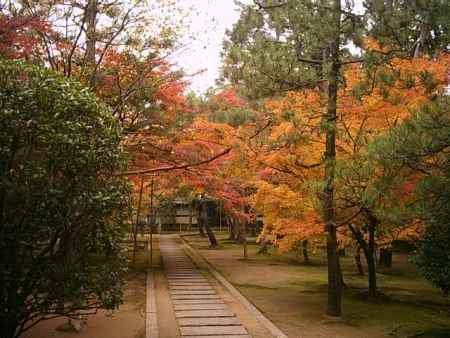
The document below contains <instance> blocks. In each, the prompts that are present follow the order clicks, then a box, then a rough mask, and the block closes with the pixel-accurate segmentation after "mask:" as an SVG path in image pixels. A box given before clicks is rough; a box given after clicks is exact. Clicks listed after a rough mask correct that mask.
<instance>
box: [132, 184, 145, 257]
mask: <svg viewBox="0 0 450 338" xmlns="http://www.w3.org/2000/svg"><path fill="white" fill-rule="evenodd" d="M143 189H144V177H141V187H140V190H139V200H138V208H137V212H136V225H135V226H134V231H133V263H134V262H135V260H136V251H137V235H138V229H139V222H140V218H141V203H142V191H143Z"/></svg>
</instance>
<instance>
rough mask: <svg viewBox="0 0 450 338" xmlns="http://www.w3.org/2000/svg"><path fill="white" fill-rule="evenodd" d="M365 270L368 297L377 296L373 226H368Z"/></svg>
mask: <svg viewBox="0 0 450 338" xmlns="http://www.w3.org/2000/svg"><path fill="white" fill-rule="evenodd" d="M367 254H368V255H367V257H366V258H367V269H368V271H369V296H371V297H376V295H377V272H376V265H375V225H374V224H370V225H369V247H368V252H367Z"/></svg>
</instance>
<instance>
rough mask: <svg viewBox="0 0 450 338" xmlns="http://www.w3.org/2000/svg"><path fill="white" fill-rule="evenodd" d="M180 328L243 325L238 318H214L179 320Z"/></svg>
mask: <svg viewBox="0 0 450 338" xmlns="http://www.w3.org/2000/svg"><path fill="white" fill-rule="evenodd" d="M178 325H179V326H214V325H215V326H221V325H241V323H240V322H239V320H238V319H237V318H236V317H219V318H217V317H212V318H179V319H178Z"/></svg>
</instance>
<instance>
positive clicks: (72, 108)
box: [0, 60, 128, 337]
mask: <svg viewBox="0 0 450 338" xmlns="http://www.w3.org/2000/svg"><path fill="white" fill-rule="evenodd" d="M121 138H122V136H121V130H120V127H119V124H118V123H117V121H115V119H114V118H113V117H112V115H111V114H110V112H109V110H108V109H107V107H106V106H104V105H102V104H101V103H100V102H99V101H98V100H96V99H95V97H94V96H93V95H92V94H91V93H90V92H89V90H87V89H83V88H82V87H81V86H80V84H78V83H76V82H73V81H70V80H67V79H64V78H62V77H61V76H59V75H58V74H56V73H54V72H52V71H49V70H47V69H44V68H41V67H37V66H32V65H26V64H23V63H19V62H13V61H5V60H0V269H1V270H0V331H1V332H0V336H1V337H18V336H20V335H21V334H22V333H23V332H24V331H26V330H27V329H28V328H29V327H30V326H31V325H33V324H34V323H35V322H36V321H39V320H42V319H44V318H48V317H52V316H58V315H69V314H73V313H77V312H78V311H80V310H83V311H85V310H89V309H95V308H99V307H100V308H106V309H113V308H115V307H117V306H118V305H119V304H120V303H121V301H122V292H121V284H122V277H121V276H122V273H121V272H122V271H123V269H124V263H125V260H124V255H123V254H122V251H121V248H120V246H119V243H118V241H119V240H120V239H121V237H122V235H123V229H124V226H123V224H124V217H125V214H124V212H125V210H126V198H125V196H127V191H128V184H127V183H126V181H125V180H124V179H122V178H119V177H117V176H115V175H114V174H115V173H116V172H117V171H119V170H122V169H123V168H124V167H125V165H126V159H125V156H124V152H123V150H122V148H121Z"/></svg>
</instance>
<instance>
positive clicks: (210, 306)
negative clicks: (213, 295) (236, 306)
mask: <svg viewBox="0 0 450 338" xmlns="http://www.w3.org/2000/svg"><path fill="white" fill-rule="evenodd" d="M173 308H174V310H175V311H180V310H226V309H228V306H226V305H225V304H174V306H173Z"/></svg>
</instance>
